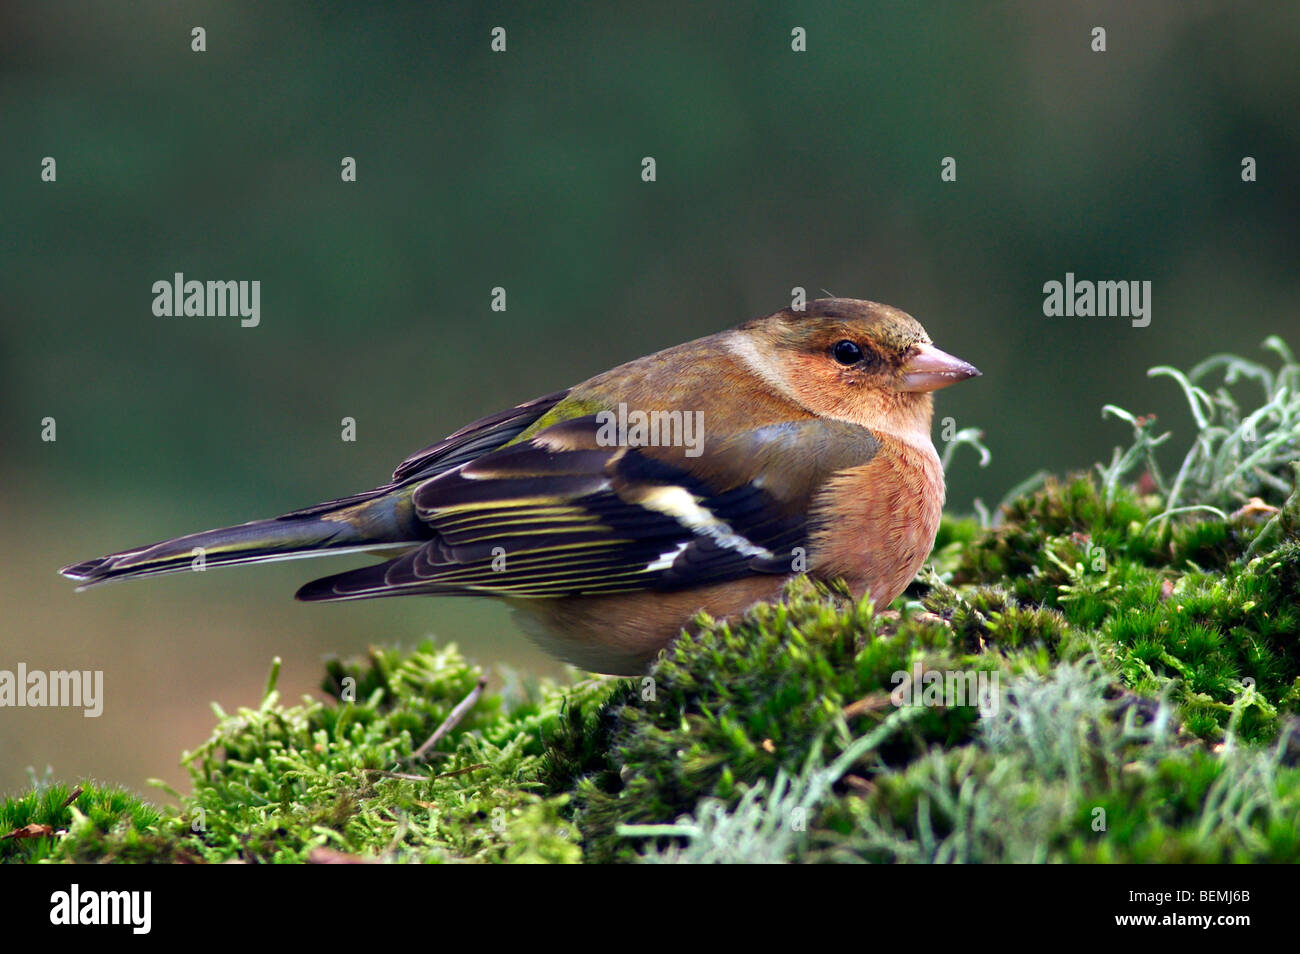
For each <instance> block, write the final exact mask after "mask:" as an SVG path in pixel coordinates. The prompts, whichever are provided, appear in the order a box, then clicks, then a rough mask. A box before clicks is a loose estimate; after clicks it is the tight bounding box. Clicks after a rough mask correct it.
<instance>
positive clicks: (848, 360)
mask: <svg viewBox="0 0 1300 954" xmlns="http://www.w3.org/2000/svg"><path fill="white" fill-rule="evenodd" d="M831 357H832V358H834V359H835V360H836V361H838V362H839V363H840V364H857V363H858V362H859V361H861V360H862V349H861V348H860V347H858V345H857V344H856V343H855V342H852V341H847V340H845V341H837V342H836V343H835V347H833V348H831Z"/></svg>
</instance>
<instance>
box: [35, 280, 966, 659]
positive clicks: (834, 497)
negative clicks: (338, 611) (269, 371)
mask: <svg viewBox="0 0 1300 954" xmlns="http://www.w3.org/2000/svg"><path fill="white" fill-rule="evenodd" d="M979 374H980V372H979V371H978V370H977V369H976V368H975V367H974V366H973V365H971V364H968V363H967V362H965V361H963V360H961V359H959V358H956V357H954V356H952V355H950V354H947V353H946V352H944V351H941V350H940V349H939V348H937V347H936V346H935V345H934V343H933V342H932V340H931V339H930V337H929V335H927V334H926V332H925V329H924V328H923V327H922V326H921V325H920V323H919V322H918V321H917V320H916V319H914V318H913V317H912V316H911V315H909V314H907V313H906V312H903V311H901V310H899V309H897V308H894V307H892V306H890V305H885V304H880V303H877V302H872V301H863V300H856V299H847V298H820V299H816V300H813V301H805V302H801V303H800V304H799V306H798V307H796V306H791V307H787V308H784V309H782V310H780V311H777V312H774V313H772V314H769V315H766V316H763V317H759V318H755V319H752V320H749V321H746V322H744V323H742V324H739V325H737V326H735V327H733V328H731V329H729V330H725V331H721V332H718V333H716V334H712V335H709V336H707V337H702V338H699V339H697V340H694V341H689V342H686V343H685V344H680V345H677V346H675V347H670V348H667V349H666V350H663V351H659V352H656V353H654V354H651V355H647V356H645V357H641V358H637V359H635V360H632V361H629V362H627V363H625V364H622V365H619V366H618V367H615V368H613V369H611V370H609V371H605V372H603V373H601V374H597V375H596V376H595V377H592V378H590V379H588V380H587V381H584V382H583V383H581V384H578V385H575V386H573V387H570V388H567V389H565V390H561V391H556V392H554V393H551V394H547V395H544V396H542V397H538V398H535V399H533V400H530V401H526V402H524V403H522V404H519V405H517V406H515V407H512V408H510V409H508V410H505V411H501V412H499V413H495V414H491V415H489V416H487V417H484V418H481V419H480V420H477V421H474V422H473V423H471V424H468V425H467V426H465V427H462V428H461V429H460V430H458V431H456V432H454V433H453V434H451V435H449V436H448V437H446V438H444V439H442V440H440V441H437V442H436V443H433V444H430V445H429V446H427V447H425V448H423V449H421V450H419V451H417V452H416V453H414V454H412V455H411V456H410V457H408V458H406V459H405V460H403V461H402V462H401V463H400V464H399V465H398V466H397V468H396V470H395V471H394V472H393V475H392V477H391V479H390V480H388V482H386V483H384V484H382V485H381V486H378V487H375V488H374V489H372V490H367V491H364V492H361V493H356V494H352V495H350V496H346V497H341V498H339V499H337V500H330V501H327V502H324V503H319V504H315V505H314V506H310V507H306V508H303V509H301V510H295V511H293V512H291V513H287V514H283V515H281V516H278V517H274V518H271V519H266V520H256V521H253V522H251V523H245V524H241V525H238V526H232V527H225V528H222V529H217V530H208V531H204V532H202V533H194V534H190V535H187V536H182V537H177V538H175V539H171V540H164V541H162V542H160V543H154V544H151V545H149V546H143V547H137V548H135V549H131V550H124V551H121V552H117V553H112V554H109V555H107V556H103V557H99V558H97V559H93V560H87V561H84V562H81V563H75V564H72V565H69V566H66V567H63V568H62V569H61V570H60V571H59V572H60V573H62V574H63V575H64V576H65V577H68V578H70V579H72V580H74V581H76V582H78V583H79V584H81V585H80V586H79V587H78V588H79V589H85V588H87V587H90V586H94V585H97V584H101V583H106V582H110V581H114V580H126V579H134V578H139V577H150V576H155V575H160V574H164V573H174V572H184V571H187V570H190V569H206V568H209V567H215V566H225V565H238V564H249V563H260V562H270V561H278V560H287V559H295V558H301V557H309V556H322V555H331V554H332V555H338V554H345V553H367V554H373V555H375V556H379V557H381V558H382V562H378V563H372V564H370V565H367V566H363V567H361V568H358V569H352V570H347V571H344V572H340V573H335V574H333V575H331V576H325V577H322V578H320V579H316V580H313V581H312V582H309V583H307V584H306V585H305V586H303V587H302V588H301V589H300V590H298V592H297V594H296V596H297V599H299V600H305V601H308V602H316V601H340V600H360V599H371V598H376V597H387V596H401V595H408V594H409V595H460V596H466V595H468V596H487V597H496V598H499V599H502V600H504V601H505V602H506V603H507V604H508V605H509V606H511V607H512V608H513V609H514V610H515V612H516V618H517V619H518V621H519V623H520V626H521V628H522V629H523V631H524V632H525V633H526V634H527V635H528V636H530V637H531V638H532V639H533V640H534V641H535V642H537V644H538V645H540V646H541V647H542V648H543V649H544V650H546V651H548V652H549V653H551V654H552V655H554V656H556V657H558V658H559V659H561V660H563V661H565V662H568V663H571V664H573V665H575V666H578V667H580V668H582V669H586V670H588V671H591V672H595V673H605V674H611V675H639V674H643V673H645V672H646V671H647V670H648V668H649V667H650V666H651V665H652V664H653V662H654V661H655V660H656V659H657V658H658V656H659V654H660V653H661V652H662V651H663V650H665V649H666V648H668V647H669V646H670V645H671V644H672V643H673V642H674V641H675V640H676V639H677V638H678V637H679V636H680V635H681V634H682V633H683V632H684V631H688V630H690V628H691V626H692V624H693V621H696V620H699V619H703V618H705V617H701V616H700V615H699V614H701V613H704V614H707V617H710V618H713V619H715V620H730V619H735V618H737V617H739V616H740V615H742V614H743V613H744V612H745V611H746V610H747V609H749V608H750V607H751V606H753V605H754V604H756V603H759V602H764V601H769V602H770V601H774V600H778V599H780V596H781V593H782V591H783V588H784V587H785V585H786V584H787V583H788V581H789V580H790V579H791V578H792V577H794V576H797V575H799V574H807V575H808V576H810V577H812V578H814V579H820V580H826V581H830V580H842V581H843V583H844V584H845V585H847V587H848V590H849V591H850V592H851V593H852V594H853V596H854V597H855V598H859V599H860V598H863V597H866V596H869V597H870V598H871V600H872V601H873V604H874V606H876V607H882V608H883V607H885V606H887V605H888V604H889V603H890V602H891V601H892V600H894V599H895V598H896V597H897V596H899V595H900V594H901V593H902V592H903V590H904V589H905V588H906V587H907V585H908V583H909V582H910V581H911V580H912V578H913V577H914V576H915V575H916V573H917V571H918V570H919V569H920V567H921V565H922V564H923V563H924V561H925V559H926V557H927V556H928V555H929V552H930V550H931V548H932V546H933V544H934V539H935V534H936V532H937V530H938V526H939V520H940V515H941V512H942V507H943V502H944V492H945V491H944V477H943V468H942V466H941V465H940V461H939V457H938V454H937V453H936V451H935V447H934V444H933V442H932V440H931V424H932V417H933V408H934V398H933V392H935V391H937V390H939V389H941V388H946V387H948V386H949V385H952V384H955V383H957V382H959V381H963V380H966V379H968V378H973V377H976V376H978V375H979Z"/></svg>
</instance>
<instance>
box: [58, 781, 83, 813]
mask: <svg viewBox="0 0 1300 954" xmlns="http://www.w3.org/2000/svg"><path fill="white" fill-rule="evenodd" d="M81 792H82V788H81V786H80V785H78V786H77V787H76V788H74V789H73V790H72V793H71V794H70V795H69V796H68V797H67V798H65V799H64V800H63V804H62V805H60V806H59V807H60V808H67V807H68V806H69V805H71V804H72V803H73V802H75V801H76V800H77V799H78V798H80V797H81Z"/></svg>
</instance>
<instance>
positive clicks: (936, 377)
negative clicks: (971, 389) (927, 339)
mask: <svg viewBox="0 0 1300 954" xmlns="http://www.w3.org/2000/svg"><path fill="white" fill-rule="evenodd" d="M979 373H980V372H979V369H978V368H976V367H975V366H974V365H973V364H967V363H966V362H965V361H963V360H962V359H961V358H954V357H953V356H952V355H950V354H948V353H947V352H944V351H940V350H939V349H938V348H936V347H935V346H934V345H929V344H925V345H921V346H920V347H919V348H918V349H917V351H916V354H914V355H913V356H912V358H911V360H910V361H908V362H907V364H906V365H904V366H903V383H902V386H901V387H900V388H899V390H901V391H937V390H939V389H940V388H946V387H947V386H948V385H950V384H956V383H957V382H958V381H965V380H966V379H967V378H974V377H978V376H979Z"/></svg>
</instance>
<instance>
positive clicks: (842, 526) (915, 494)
mask: <svg viewBox="0 0 1300 954" xmlns="http://www.w3.org/2000/svg"><path fill="white" fill-rule="evenodd" d="M943 496H944V485H943V467H942V466H941V465H940V463H939V455H938V454H937V453H935V450H934V445H933V444H931V443H930V441H929V438H928V437H926V438H925V439H924V440H923V441H915V442H909V441H903V440H901V439H899V438H895V437H891V436H888V435H886V436H883V437H882V438H881V446H880V450H879V452H877V454H876V455H875V456H874V457H873V458H872V459H871V460H870V461H868V462H867V463H865V464H861V465H859V466H857V467H853V468H849V469H848V470H844V471H841V472H840V473H838V474H836V475H835V476H834V477H832V478H831V479H830V481H829V482H828V484H827V487H826V489H825V490H824V491H823V492H822V494H821V495H820V496H819V498H818V500H817V501H816V503H815V504H814V507H813V513H814V516H815V519H816V524H817V530H816V531H815V532H814V534H813V537H812V540H811V545H812V547H811V553H810V554H809V556H810V558H811V559H810V562H809V565H810V568H811V570H812V572H813V573H814V575H816V576H819V577H822V578H825V579H833V578H836V577H842V578H843V579H844V580H845V581H846V582H847V583H848V584H849V587H850V588H851V590H852V592H853V594H854V595H855V596H857V597H859V598H860V597H861V596H863V595H864V594H865V593H867V592H869V593H870V594H871V597H872V599H873V600H874V601H875V603H876V606H877V607H880V608H883V607H884V606H885V605H886V604H888V603H889V602H890V601H892V600H893V599H894V598H895V597H896V596H898V595H899V594H900V593H902V592H903V590H904V589H906V588H907V584H908V583H909V582H911V580H912V578H913V577H914V576H915V575H916V573H917V571H918V570H919V569H920V568H921V565H922V564H923V563H924V562H925V558H926V557H927V556H929V554H930V548H931V547H932V546H933V545H934V537H935V533H936V532H937V531H938V529H939V518H940V516H941V514H942V512H943Z"/></svg>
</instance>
